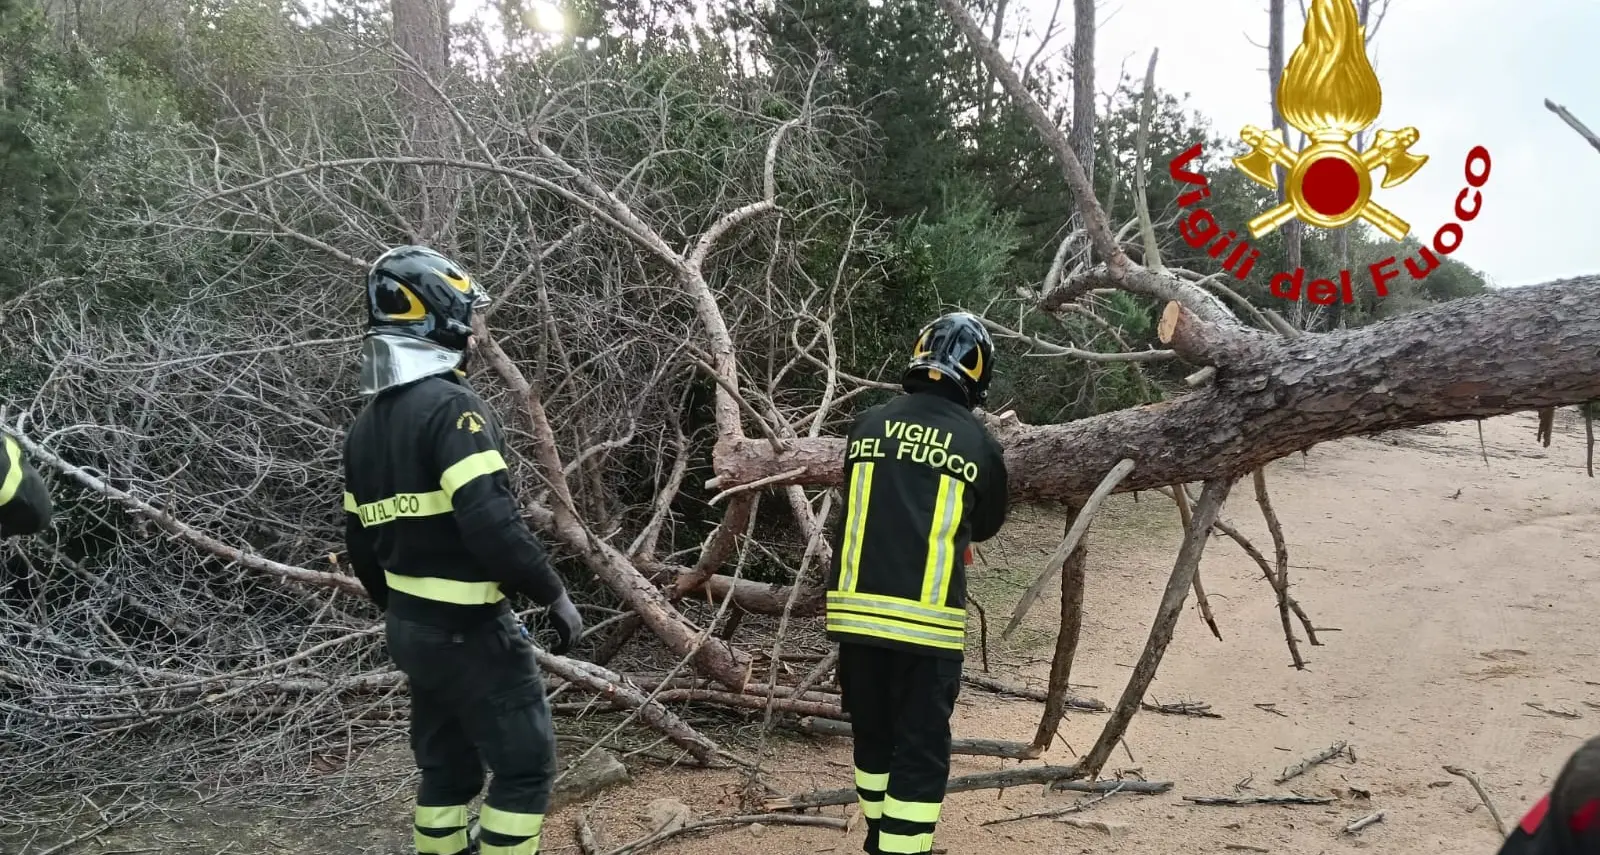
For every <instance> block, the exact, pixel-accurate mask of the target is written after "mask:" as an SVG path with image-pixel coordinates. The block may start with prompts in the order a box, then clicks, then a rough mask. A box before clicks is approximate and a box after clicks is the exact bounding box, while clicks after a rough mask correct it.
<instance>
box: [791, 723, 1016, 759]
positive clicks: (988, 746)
mask: <svg viewBox="0 0 1600 855" xmlns="http://www.w3.org/2000/svg"><path fill="white" fill-rule="evenodd" d="M800 729H801V730H803V731H805V732H806V733H811V734H815V735H817V736H838V737H843V738H845V739H854V738H855V729H854V728H852V727H851V726H850V722H848V721H836V720H834V719H830V718H817V717H816V716H806V717H805V718H802V719H800ZM950 753H951V754H967V755H971V756H975V757H1004V758H1006V759H1008V760H1034V759H1036V758H1038V756H1039V751H1038V750H1037V749H1035V748H1034V747H1033V746H1031V745H1028V744H1026V743H1022V742H1007V741H1005V740H1003V739H952V740H950Z"/></svg>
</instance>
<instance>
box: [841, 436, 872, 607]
mask: <svg viewBox="0 0 1600 855" xmlns="http://www.w3.org/2000/svg"><path fill="white" fill-rule="evenodd" d="M866 466H867V464H865V463H857V464H855V465H854V466H852V467H851V475H852V483H851V484H850V513H849V514H847V517H849V519H848V520H847V522H846V523H845V535H844V538H845V540H844V556H843V560H844V573H842V574H840V579H839V587H840V588H841V589H843V590H846V591H848V590H850V589H851V588H854V587H855V585H856V573H857V571H858V570H859V568H858V567H856V558H857V556H858V554H859V553H860V544H861V538H862V536H863V535H865V534H866V532H865V531H862V529H864V528H866V525H865V523H866V520H865V517H866V515H867V509H866V508H865V507H864V501H863V499H864V497H865V494H866V492H867V485H868V484H869V483H870V482H871V475H870V474H868V470H867V469H866Z"/></svg>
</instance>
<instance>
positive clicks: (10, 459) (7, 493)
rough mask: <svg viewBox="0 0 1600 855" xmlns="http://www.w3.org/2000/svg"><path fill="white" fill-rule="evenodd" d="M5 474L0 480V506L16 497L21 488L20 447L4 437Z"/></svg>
mask: <svg viewBox="0 0 1600 855" xmlns="http://www.w3.org/2000/svg"><path fill="white" fill-rule="evenodd" d="M5 455H6V474H5V477H4V478H0V505H4V504H6V503H8V502H10V501H11V500H12V499H14V498H16V497H17V490H19V489H21V487H22V446H20V445H17V441H16V440H14V439H12V438H11V437H9V436H7V437H5Z"/></svg>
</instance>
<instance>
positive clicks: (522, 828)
mask: <svg viewBox="0 0 1600 855" xmlns="http://www.w3.org/2000/svg"><path fill="white" fill-rule="evenodd" d="M478 827H479V829H481V831H482V832H483V833H482V834H481V835H479V837H478V851H479V852H480V853H481V855H533V853H535V852H538V851H539V832H540V831H542V830H543V829H544V814H539V813H513V812H512V811H506V810H500V809H499V808H496V807H493V806H491V805H484V806H483V810H481V811H479V812H478ZM491 836H492V837H493V839H491ZM518 837H521V838H525V839H523V840H518V841H517V842H516V843H501V842H498V841H500V840H506V839H515V838H518Z"/></svg>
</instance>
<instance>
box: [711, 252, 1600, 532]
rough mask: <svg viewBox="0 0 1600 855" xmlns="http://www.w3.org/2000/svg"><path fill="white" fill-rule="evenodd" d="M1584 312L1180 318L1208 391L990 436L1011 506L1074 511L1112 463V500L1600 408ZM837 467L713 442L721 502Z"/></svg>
mask: <svg viewBox="0 0 1600 855" xmlns="http://www.w3.org/2000/svg"><path fill="white" fill-rule="evenodd" d="M1391 267H1392V266H1391ZM1401 270H1402V271H1403V270H1404V267H1403V264H1402V266H1401ZM1402 275H1404V273H1402ZM1597 305H1600V275H1593V276H1583V277H1578V278H1574V279H1567V280H1561V281H1557V282H1551V283H1547V284H1544V285H1534V286H1529V287H1525V288H1516V289H1509V290H1505V291H1500V292H1496V293H1493V294H1486V295H1482V296H1477V297H1469V298H1466V299H1462V300H1455V301H1452V302H1449V303H1444V304H1441V305H1438V306H1433V307H1430V308H1428V309H1425V310H1423V311H1419V312H1415V313H1412V314H1409V315H1404V316H1402V317H1398V318H1394V319H1392V320H1388V321H1383V322H1380V323H1377V324H1373V325H1371V326H1366V327H1360V328H1357V329H1350V330H1340V331H1336V332H1330V333H1319V334H1308V335H1302V336H1300V337H1298V338H1296V339H1293V340H1286V339H1282V338H1280V337H1278V336H1273V335H1269V334H1266V333H1259V332H1255V331H1251V330H1247V329H1244V328H1232V329H1226V330H1221V331H1220V332H1219V329H1221V328H1217V329H1212V328H1211V327H1212V325H1210V324H1205V323H1203V322H1201V321H1200V320H1199V319H1197V318H1195V317H1194V316H1192V315H1190V314H1189V313H1188V311H1187V310H1184V311H1183V312H1182V313H1181V314H1180V316H1179V322H1177V323H1175V324H1173V329H1172V330H1171V331H1170V332H1171V334H1172V335H1173V339H1172V341H1171V342H1168V343H1169V344H1170V345H1171V346H1172V347H1173V349H1174V350H1177V351H1179V353H1180V355H1182V356H1183V357H1184V358H1185V359H1187V360H1188V361H1190V362H1193V363H1196V364H1200V365H1215V366H1216V367H1217V368H1218V373H1217V378H1216V380H1215V382H1214V383H1212V384H1211V385H1209V386H1207V387H1205V388H1204V389H1201V390H1198V391H1196V392H1194V393H1192V394H1190V395H1186V396H1184V397H1181V398H1177V399H1174V400H1171V401H1165V402H1161V403H1157V404H1151V405H1148V406H1143V407H1134V408H1131V409H1126V410H1120V411H1117V412H1114V413H1106V414H1103V415H1100V416H1095V417H1092V418H1087V419H1079V420H1078V421H1074V422H1071V423H1068V424H1060V425H1038V426H1035V425H1021V424H1017V423H1016V422H1015V421H1014V420H1005V421H1001V420H993V421H992V422H991V425H992V429H993V430H994V433H995V438H996V439H997V440H999V441H1000V442H1001V444H1002V445H1003V446H1004V447H1005V459H1006V468H1007V470H1008V471H1009V472H1010V473H1011V477H1010V479H1009V480H1010V486H1011V497H1012V499H1013V500H1015V501H1041V500H1050V501H1064V500H1070V499H1075V498H1076V499H1080V500H1081V499H1082V498H1084V497H1087V496H1088V495H1089V493H1090V492H1091V491H1093V490H1094V488H1095V485H1096V484H1098V483H1099V480H1100V477H1101V475H1102V474H1103V473H1105V472H1108V471H1110V470H1111V468H1112V467H1113V466H1115V465H1116V464H1117V461H1119V460H1121V459H1122V458H1124V457H1127V458H1132V459H1133V460H1134V462H1135V463H1136V464H1137V466H1136V468H1135V469H1134V471H1133V473H1132V474H1131V475H1130V476H1128V477H1127V478H1126V479H1124V480H1123V481H1122V483H1121V484H1119V485H1118V492H1128V491H1133V490H1151V489H1155V488H1157V487H1164V486H1167V485H1169V484H1183V483H1189V482H1193V481H1202V480H1207V479H1211V478H1221V477H1239V476H1242V475H1245V474H1248V473H1249V472H1250V471H1251V470H1253V469H1256V468H1257V467H1260V466H1263V465H1265V464H1267V463H1269V462H1271V461H1273V460H1276V459H1278V458H1280V457H1284V456H1287V455H1289V454H1292V453H1294V452H1296V451H1300V450H1302V449H1307V448H1310V447H1311V446H1313V445H1317V444H1319V443H1323V442H1328V441H1330V440H1334V439H1339V438H1341V437H1346V436H1357V435H1363V434H1373V433H1380V432H1383V431H1388V430H1396V429H1400V428H1409V427H1417V426H1419V425H1425V424H1432V423H1435V422H1446V421H1455V420H1460V419H1468V418H1483V417H1488V416H1497V415H1504V414H1506V413H1514V412H1519V411H1523V410H1532V409H1537V408H1539V407H1550V406H1563V405H1570V404H1578V403H1582V402H1583V401H1587V400H1590V399H1592V398H1596V397H1600V349H1597V348H1596V347H1595V346H1594V342H1595V341H1600V311H1596V309H1595V306H1597ZM1186 348H1193V350H1188V351H1186V350H1185V349H1186ZM843 461H844V447H843V441H842V440H839V439H804V440H792V441H790V442H789V443H788V447H787V448H786V449H785V450H784V451H782V452H776V453H775V452H774V451H773V450H772V448H771V446H769V445H768V444H767V443H765V442H761V441H746V442H740V443H729V444H723V445H722V446H720V447H719V448H718V449H717V454H716V459H715V464H716V470H717V473H718V476H719V481H718V483H719V484H720V486H721V487H722V488H723V489H727V488H728V487H732V486H735V485H738V484H744V483H749V482H751V481H755V480H758V479H761V478H766V477H769V476H772V475H776V474H779V473H782V472H785V471H787V470H790V469H796V468H799V469H800V470H801V471H800V474H798V475H794V476H791V477H790V478H789V479H787V480H786V482H785V483H801V484H832V485H837V484H839V483H840V479H841V476H842V474H843Z"/></svg>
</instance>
